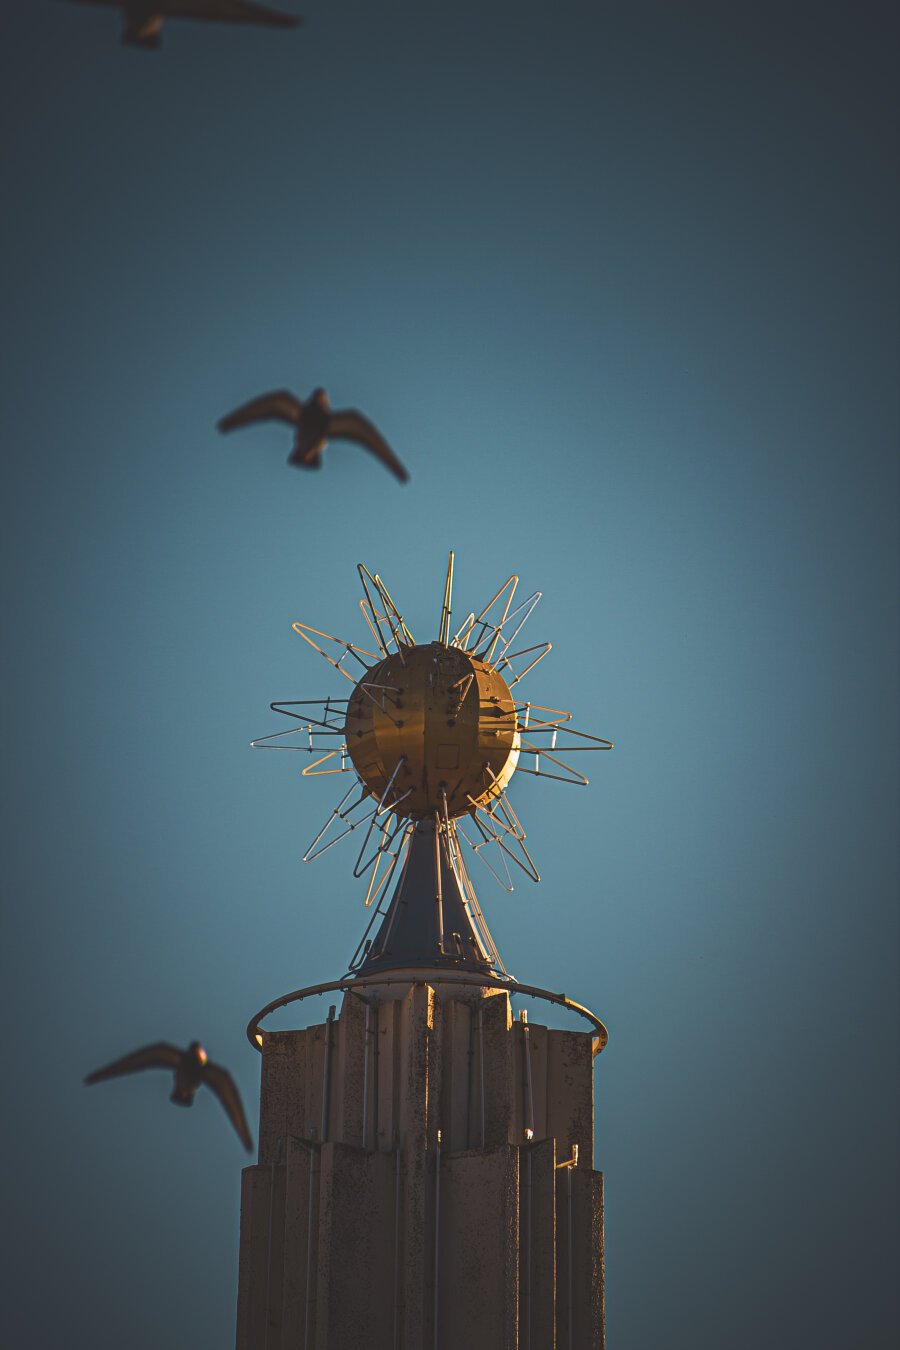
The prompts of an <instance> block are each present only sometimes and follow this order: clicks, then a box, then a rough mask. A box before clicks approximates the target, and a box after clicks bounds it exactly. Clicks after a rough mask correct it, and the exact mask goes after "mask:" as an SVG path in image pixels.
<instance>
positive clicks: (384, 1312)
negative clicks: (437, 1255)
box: [315, 1143, 394, 1350]
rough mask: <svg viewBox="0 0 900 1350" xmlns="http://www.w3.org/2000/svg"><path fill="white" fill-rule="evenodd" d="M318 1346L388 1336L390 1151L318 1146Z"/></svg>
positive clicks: (357, 1349) (351, 1349) (373, 1342)
mask: <svg viewBox="0 0 900 1350" xmlns="http://www.w3.org/2000/svg"><path fill="white" fill-rule="evenodd" d="M321 1161H322V1171H321V1208H320V1217H319V1261H318V1274H317V1294H316V1305H317V1309H316V1310H317V1323H316V1325H317V1333H316V1340H315V1345H316V1350H370V1348H371V1347H372V1346H380V1345H385V1346H388V1345H390V1344H391V1342H392V1339H393V1325H394V1316H393V1313H394V1309H393V1298H392V1290H393V1266H394V1241H393V1239H394V1225H393V1224H390V1225H389V1226H387V1225H386V1224H385V1220H390V1218H391V1217H392V1215H393V1196H394V1186H393V1179H394V1168H393V1160H392V1158H391V1156H390V1154H388V1153H370V1152H367V1151H366V1150H365V1149H362V1148H354V1147H352V1146H351V1145H348V1144H331V1143H329V1144H324V1145H323V1147H322V1155H321Z"/></svg>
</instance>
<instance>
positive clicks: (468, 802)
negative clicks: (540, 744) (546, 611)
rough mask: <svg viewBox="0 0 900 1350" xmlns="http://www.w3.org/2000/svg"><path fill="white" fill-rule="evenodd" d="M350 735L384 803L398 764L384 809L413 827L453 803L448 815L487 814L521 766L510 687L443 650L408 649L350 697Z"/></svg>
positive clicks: (480, 664)
mask: <svg viewBox="0 0 900 1350" xmlns="http://www.w3.org/2000/svg"><path fill="white" fill-rule="evenodd" d="M344 734H345V736H346V740H347V749H348V751H349V754H350V758H351V759H352V760H353V764H354V767H355V769H356V771H357V773H358V774H359V776H360V778H361V779H362V780H363V782H364V783H365V785H366V787H367V789H368V790H369V792H370V793H371V795H372V796H373V797H375V798H377V799H379V800H380V799H381V797H382V795H383V794H384V792H385V789H386V788H387V786H388V784H389V783H390V781H391V776H392V775H393V774H394V771H395V769H396V768H397V765H398V763H399V764H400V768H399V770H398V771H397V775H396V777H395V778H394V783H393V788H392V790H391V792H390V795H389V797H388V798H387V800H386V802H385V805H386V806H391V805H393V804H394V803H396V810H397V814H398V815H400V816H407V817H410V818H412V819H414V820H417V819H420V818H421V817H423V816H428V815H432V814H433V813H434V812H436V811H439V812H441V813H443V810H444V798H445V795H446V804H447V812H448V814H449V815H450V816H462V815H465V814H466V813H467V812H471V811H473V810H474V809H475V806H485V805H487V804H488V803H489V802H490V801H492V800H493V799H494V798H496V797H498V796H499V795H500V794H501V793H502V792H503V789H504V788H505V787H506V785H507V783H508V782H509V780H510V779H511V778H512V776H513V773H514V772H515V768H516V763H517V762H518V758H519V730H518V720H517V717H516V706H515V700H514V699H513V696H512V694H511V692H510V689H509V685H508V684H507V683H506V681H505V680H504V679H503V677H502V676H501V675H498V674H497V672H496V670H494V668H493V666H491V665H489V664H488V663H487V662H486V661H483V660H481V659H480V658H479V657H477V656H471V655H470V654H469V653H468V652H464V651H461V650H460V649H459V648H457V647H447V646H445V645H444V644H443V643H442V642H432V643H429V644H428V645H427V646H425V645H423V646H417V647H404V648H403V649H402V651H400V652H394V653H392V654H391V655H390V656H387V657H385V659H384V660H383V661H380V662H379V663H378V665H376V666H373V667H372V668H371V669H370V670H369V671H367V672H366V674H365V675H364V676H363V678H362V679H361V680H360V681H359V683H358V684H357V686H356V688H355V689H354V691H353V693H352V694H351V696H350V701H349V704H348V707H347V720H346V722H345V724H344ZM401 760H402V763H401ZM401 798H402V801H401V800H400V799H401Z"/></svg>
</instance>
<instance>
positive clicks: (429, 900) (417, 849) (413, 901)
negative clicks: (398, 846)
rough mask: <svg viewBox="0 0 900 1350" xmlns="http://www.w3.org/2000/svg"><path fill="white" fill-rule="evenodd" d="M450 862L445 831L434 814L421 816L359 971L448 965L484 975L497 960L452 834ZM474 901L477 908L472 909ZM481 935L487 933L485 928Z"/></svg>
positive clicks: (371, 972)
mask: <svg viewBox="0 0 900 1350" xmlns="http://www.w3.org/2000/svg"><path fill="white" fill-rule="evenodd" d="M449 848H451V849H453V850H454V857H453V861H452V862H451V858H450V854H449V852H448V841H447V835H446V833H445V832H444V830H442V829H441V828H440V825H439V824H438V822H437V821H436V820H435V818H434V817H430V818H426V819H424V820H420V821H419V822H418V824H417V825H416V827H415V829H414V830H413V832H412V834H411V835H410V840H409V844H408V845H407V852H406V858H405V859H404V861H403V870H402V872H401V874H400V880H399V881H398V883H397V888H396V890H395V891H394V895H393V898H392V900H391V903H390V905H389V906H388V910H387V913H386V914H385V916H384V919H383V920H382V923H381V927H380V928H379V930H378V932H377V934H376V936H375V938H374V939H373V941H372V945H371V946H370V947H369V949H368V951H367V953H366V956H365V960H364V961H363V963H362V965H361V966H360V968H359V970H358V971H357V974H358V975H374V974H377V973H378V972H379V971H381V970H393V969H397V968H398V967H400V966H403V967H410V966H413V967H414V966H427V967H434V966H447V967H449V968H452V969H454V970H471V971H477V972H479V973H480V974H484V973H485V972H486V971H490V970H491V969H493V967H494V965H495V964H496V963H495V961H494V960H493V959H492V956H490V955H488V951H487V949H486V946H485V940H484V939H483V938H482V937H481V936H480V933H479V929H480V928H482V927H483V924H484V921H483V919H482V916H481V914H480V911H478V910H477V901H475V899H474V891H473V892H471V901H470V900H469V899H467V897H466V889H465V888H466V886H467V883H468V889H469V890H471V883H470V882H468V878H467V876H466V874H465V870H464V867H463V865H462V859H461V857H460V856H459V852H458V845H457V843H456V840H455V838H453V839H452V840H451V842H450V844H449ZM472 903H474V905H475V907H476V912H475V913H474V914H473V911H472ZM484 936H485V939H486V940H487V942H488V943H490V945H491V947H493V944H492V943H491V942H490V936H489V935H488V934H487V931H486V930H485V934H484Z"/></svg>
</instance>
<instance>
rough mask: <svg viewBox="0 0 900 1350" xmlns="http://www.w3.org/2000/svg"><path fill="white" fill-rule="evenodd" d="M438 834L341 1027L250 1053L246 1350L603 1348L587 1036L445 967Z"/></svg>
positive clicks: (412, 865) (449, 890) (406, 879)
mask: <svg viewBox="0 0 900 1350" xmlns="http://www.w3.org/2000/svg"><path fill="white" fill-rule="evenodd" d="M430 831H431V832H430V835H429V832H428V829H427V828H423V829H418V830H417V831H416V832H415V834H414V835H413V841H414V842H413V844H412V845H411V847H410V852H409V855H408V857H407V860H406V867H405V868H404V872H403V874H402V876H401V880H400V882H399V883H398V886H397V890H396V892H395V895H394V897H393V899H392V902H391V905H390V907H389V908H388V911H387V914H386V916H385V919H384V921H383V923H382V928H381V930H380V931H379V934H378V936H377V937H376V939H375V941H374V942H373V945H372V948H371V949H370V952H369V954H368V956H367V958H366V962H365V964H364V966H363V969H362V971H361V972H360V975H359V977H358V979H357V980H356V981H355V982H354V985H353V988H352V989H351V990H350V991H348V992H347V993H346V994H345V995H344V999H343V1004H342V1007H341V1011H340V1016H339V1017H335V1016H334V1014H335V1012H336V1009H332V1010H331V1012H330V1014H329V1019H328V1020H327V1021H326V1022H325V1023H323V1024H320V1025H317V1026H311V1027H308V1028H307V1029H306V1030H304V1031H283V1032H269V1033H265V1034H264V1036H263V1066H262V1085H261V1096H260V1126H259V1162H258V1164H257V1165H256V1166H255V1167H249V1168H247V1169H246V1170H245V1172H244V1174H243V1190H242V1203H241V1258H240V1283H239V1296H238V1331H237V1350H514V1348H515V1350H552V1348H553V1347H558V1348H559V1350H603V1347H604V1344H605V1340H604V1317H603V1179H602V1175H601V1173H599V1172H595V1171H594V1170H593V1140H594V1108H593V1054H594V1046H593V1038H592V1036H591V1034H590V1033H589V1032H588V1033H585V1032H578V1031H557V1030H548V1029H547V1028H546V1027H543V1026H537V1025H534V1024H532V1023H530V1022H526V1021H525V1020H524V1018H523V1019H522V1020H519V1021H514V1020H513V1017H512V1011H511V1007H510V996H509V993H507V992H506V991H505V990H503V991H497V990H496V989H491V988H485V987H484V986H479V985H478V984H477V983H476V982H475V980H474V979H473V982H472V983H471V984H469V983H465V982H461V981H460V974H465V972H466V970H467V969H468V970H469V972H470V973H471V974H472V975H473V976H474V975H475V972H476V971H478V972H481V973H484V971H485V969H486V964H487V958H486V957H485V956H484V953H483V950H482V952H481V958H480V959H477V960H476V958H475V957H474V956H473V957H472V958H470V960H471V965H470V964H469V960H463V961H461V960H460V959H459V958H458V953H457V954H456V956H454V954H453V952H454V951H456V948H455V945H454V948H453V951H451V952H450V953H447V954H446V956H445V958H444V959H442V954H441V952H440V951H439V950H438V949H436V947H435V931H434V928H433V925H434V923H435V919H434V911H435V909H436V904H435V893H436V887H437V881H438V877H437V876H436V872H435V869H436V868H437V867H438V866H443V864H442V863H441V862H440V861H439V859H440V853H439V851H437V850H435V847H434V843H435V838H434V828H433V826H431V827H430ZM416 841H417V842H416ZM428 858H431V859H432V860H433V861H432V865H431V867H430V868H429V866H428V865H427V859H428ZM454 885H455V878H454V875H453V872H452V868H451V869H450V875H449V876H448V875H447V874H446V873H445V874H444V875H442V876H441V886H442V888H443V895H444V897H445V900H444V904H445V910H444V914H445V916H446V915H448V914H450V913H451V912H452V913H453V916H454V917H453V924H454V925H456V924H459V925H462V923H463V920H464V919H465V917H466V913H467V910H466V906H465V903H464V897H463V896H462V892H461V891H459V890H458V888H457V890H456V891H454ZM454 896H455V897H456V898H454ZM457 904H458V909H454V908H453V906H455V905H457ZM392 916H393V919H392ZM445 931H456V932H459V931H460V930H459V928H453V929H450V927H449V925H447V926H446V928H445ZM476 936H477V934H476ZM448 969H451V970H453V971H454V972H455V973H454V975H453V977H452V982H451V978H450V977H449V975H448V974H447V973H446V972H447V971H448ZM476 978H477V977H476ZM513 987H514V986H513Z"/></svg>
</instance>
